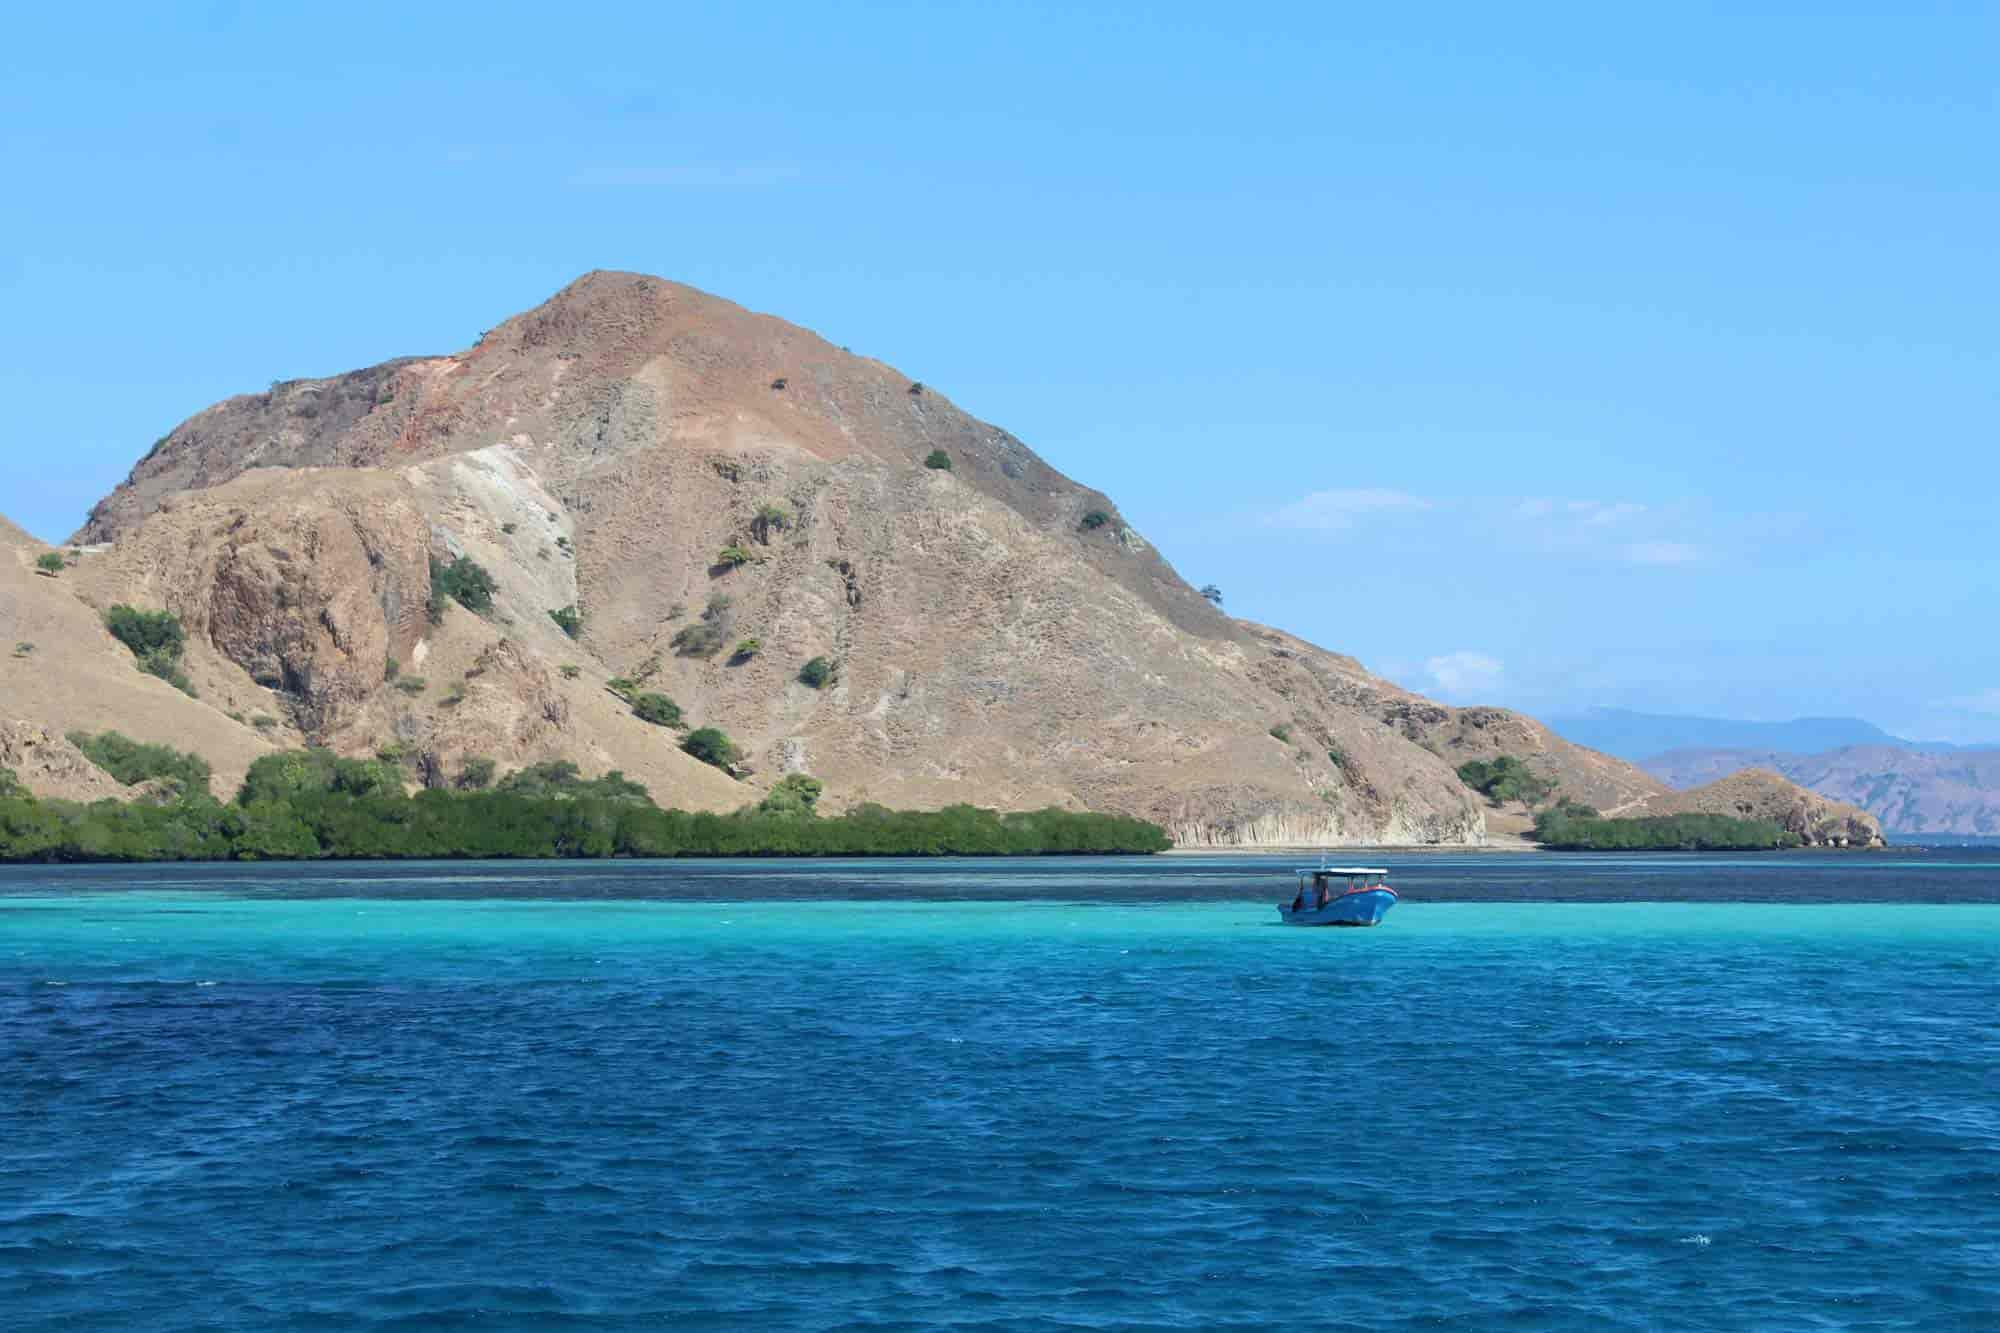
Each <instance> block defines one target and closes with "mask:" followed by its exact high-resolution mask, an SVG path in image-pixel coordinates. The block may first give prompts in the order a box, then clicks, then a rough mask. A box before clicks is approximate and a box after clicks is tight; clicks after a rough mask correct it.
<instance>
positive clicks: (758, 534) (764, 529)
mask: <svg viewBox="0 0 2000 1333" xmlns="http://www.w3.org/2000/svg"><path fill="white" fill-rule="evenodd" d="M791 526H792V511H791V510H789V509H787V508H785V506H783V505H781V504H779V503H777V502H776V501H774V500H766V501H765V502H764V503H763V504H760V505H758V506H757V516H756V517H755V518H753V519H751V520H750V535H751V536H753V537H755V538H756V539H757V540H758V541H760V542H762V543H764V545H766V546H769V545H770V544H771V534H772V533H774V532H783V531H784V530H785V529H786V528H789V527H791Z"/></svg>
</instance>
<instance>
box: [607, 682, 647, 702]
mask: <svg viewBox="0 0 2000 1333" xmlns="http://www.w3.org/2000/svg"><path fill="white" fill-rule="evenodd" d="M604 688H605V689H607V690H610V691H611V692H612V693H613V694H615V695H617V696H618V697H619V698H621V699H624V700H627V701H630V699H631V698H632V695H633V692H634V691H636V690H637V689H638V688H639V682H638V681H636V680H632V679H630V678H629V677H626V676H613V677H612V678H611V679H610V680H607V681H605V682H604Z"/></svg>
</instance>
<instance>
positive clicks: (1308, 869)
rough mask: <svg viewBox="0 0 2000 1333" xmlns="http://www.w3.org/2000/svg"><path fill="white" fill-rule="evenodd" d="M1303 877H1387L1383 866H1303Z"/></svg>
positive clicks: (1301, 869) (1301, 871)
mask: <svg viewBox="0 0 2000 1333" xmlns="http://www.w3.org/2000/svg"><path fill="white" fill-rule="evenodd" d="M1299 873H1300V874H1301V875H1387V874H1388V873H1389V872H1388V870H1387V869H1385V868H1383V867H1381V866H1301V867H1300V868H1299Z"/></svg>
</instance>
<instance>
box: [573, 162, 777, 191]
mask: <svg viewBox="0 0 2000 1333" xmlns="http://www.w3.org/2000/svg"><path fill="white" fill-rule="evenodd" d="M799 175H800V172H799V169H798V168H797V167H772V166H708V167H585V168H583V169H582V170H581V171H578V172H576V173H575V174H573V175H572V176H571V177H570V178H569V180H568V182H567V183H568V184H570V185H577V186H587V187H604V186H619V187H634V186H636V187H640V188H647V189H681V190H687V189H698V190H713V189H734V188H739V187H743V186H762V185H782V184H784V183H785V182H786V181H792V180H797V179H798V178H799Z"/></svg>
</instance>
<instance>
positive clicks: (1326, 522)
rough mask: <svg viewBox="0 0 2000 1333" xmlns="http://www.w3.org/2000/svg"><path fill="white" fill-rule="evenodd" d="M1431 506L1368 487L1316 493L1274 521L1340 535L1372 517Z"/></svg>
mask: <svg viewBox="0 0 2000 1333" xmlns="http://www.w3.org/2000/svg"><path fill="white" fill-rule="evenodd" d="M1430 507H1431V502H1430V501H1428V500H1426V499H1423V498H1422V497H1420V496H1415V495H1411V494H1409V493H1407V492H1405V491H1391V490H1383V489H1380V488H1369V487H1364V488H1359V489H1353V490H1330V491H1314V492H1313V493H1312V494H1310V495H1308V496H1306V497H1304V498H1303V499H1299V500H1294V501H1293V502H1292V503H1291V504H1288V505H1286V506H1285V507H1284V508H1283V509H1280V510H1279V511H1278V512H1277V513H1275V514H1273V515H1272V516H1271V521H1272V522H1274V523H1276V524H1277V525H1279V526H1280V527H1286V528H1312V529H1316V530H1318V531H1321V532H1340V531H1344V530H1345V529H1347V528H1351V527H1353V526H1354V522H1355V520H1356V519H1359V518H1365V517H1367V516H1369V515H1371V514H1392V513H1415V512H1418V511H1421V510H1425V509H1429V508H1430Z"/></svg>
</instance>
